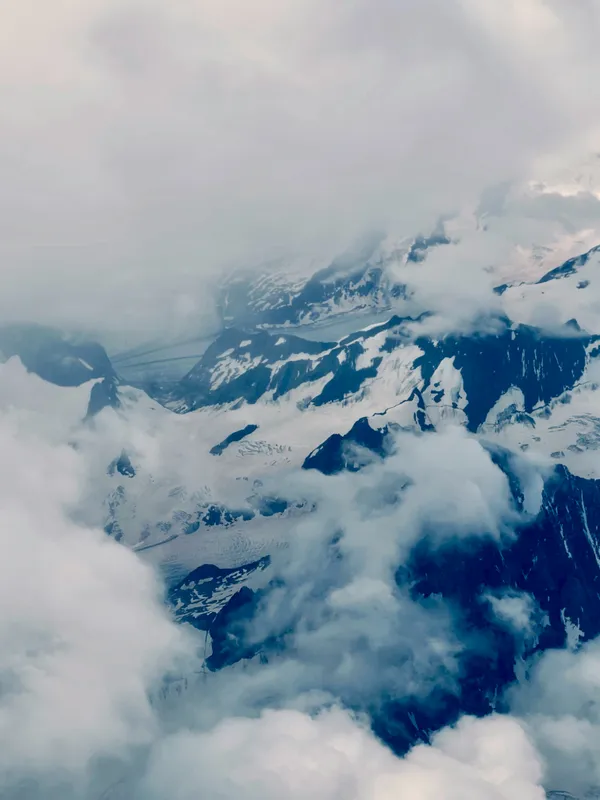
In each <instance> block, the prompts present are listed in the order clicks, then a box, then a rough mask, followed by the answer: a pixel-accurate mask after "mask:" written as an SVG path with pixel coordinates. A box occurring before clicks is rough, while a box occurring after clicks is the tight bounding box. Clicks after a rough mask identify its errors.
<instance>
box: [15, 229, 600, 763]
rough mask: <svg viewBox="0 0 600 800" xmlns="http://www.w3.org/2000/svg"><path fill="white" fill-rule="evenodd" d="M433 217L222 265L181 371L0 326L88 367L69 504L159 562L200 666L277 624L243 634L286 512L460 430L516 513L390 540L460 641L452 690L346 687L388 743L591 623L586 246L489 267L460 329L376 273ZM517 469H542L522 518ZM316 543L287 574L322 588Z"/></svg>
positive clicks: (242, 658)
mask: <svg viewBox="0 0 600 800" xmlns="http://www.w3.org/2000/svg"><path fill="white" fill-rule="evenodd" d="M450 228H451V225H450V224H446V223H445V224H444V226H441V227H439V228H438V229H436V231H434V233H433V234H431V235H429V236H422V237H412V238H410V237H409V238H407V239H406V240H403V243H402V246H401V247H395V248H390V246H389V242H387V243H386V241H385V240H384V239H382V238H381V237H380V238H374V239H371V240H369V241H368V242H367V243H366V244H364V245H363V246H362V249H360V248H358V250H356V251H354V252H353V253H352V254H351V255H348V256H345V257H344V258H341V259H339V260H337V261H334V262H333V263H331V264H329V265H328V266H326V267H319V268H318V269H317V270H316V271H315V272H313V273H312V274H310V275H309V276H306V275H305V276H303V278H302V280H298V281H296V282H295V283H294V282H290V281H288V280H287V278H288V277H289V276H287V277H286V279H285V280H283V279H282V278H281V276H280V275H274V274H271V275H270V276H267V277H265V276H262V277H261V276H258V277H256V276H251V277H248V276H246V277H244V278H243V279H234V280H229V281H228V282H226V285H225V286H224V287H223V294H222V312H223V320H224V326H223V328H222V330H221V331H220V332H218V334H217V335H215V336H214V337H213V339H212V341H211V342H210V343H208V346H207V347H206V348H203V352H198V353H195V354H194V347H195V344H193V346H192V345H190V347H191V350H190V352H187V353H186V355H185V356H181V358H183V360H184V362H185V364H186V371H185V373H184V374H181V373H178V372H177V370H175V369H172V370H171V369H169V370H165V369H164V365H154V366H153V364H152V353H153V352H154V353H155V352H157V350H156V348H154V347H153V348H147V349H146V350H144V349H143V348H141V349H139V350H138V351H136V352H135V353H129V354H127V353H122V354H120V355H119V356H117V357H115V359H114V361H115V363H114V364H113V363H112V362H111V359H110V358H109V356H108V355H107V353H106V351H105V349H104V348H103V346H102V345H101V344H98V343H90V342H84V341H81V340H79V339H76V338H73V337H70V336H67V335H65V334H62V333H58V332H56V331H50V330H47V329H42V328H37V327H34V326H10V327H4V328H2V329H0V350H1V351H2V353H3V355H4V357H5V359H12V358H18V359H20V360H21V362H22V364H23V365H24V367H25V368H26V369H27V370H28V371H29V372H31V373H34V374H35V375H37V376H39V377H40V378H41V379H43V380H44V381H46V382H49V383H52V384H54V385H56V386H59V387H62V388H63V389H64V390H65V391H67V390H69V389H74V388H75V387H83V388H82V391H84V390H85V391H87V386H88V384H89V392H90V395H89V403H88V409H87V415H86V420H85V421H84V420H82V419H81V418H80V417H79V418H75V417H74V418H73V419H69V420H67V422H68V425H65V429H66V430H68V434H69V438H68V442H69V444H71V445H72V446H73V447H75V448H76V449H77V450H78V451H79V452H80V453H81V454H82V456H84V457H85V458H86V459H87V461H86V463H87V465H88V467H89V475H88V476H87V478H86V480H87V483H86V492H85V497H84V502H83V503H82V507H81V508H80V509H78V513H79V514H81V516H82V517H83V518H85V520H86V521H89V522H90V523H91V524H94V525H96V526H98V527H100V528H103V529H104V531H105V533H106V535H108V536H110V537H112V538H114V539H115V540H117V541H119V542H120V543H121V544H122V545H124V546H128V547H131V548H133V549H135V550H136V551H137V552H138V553H139V554H140V557H141V558H143V559H145V560H147V561H148V562H150V563H152V564H154V565H156V566H157V567H159V568H160V569H161V570H162V572H163V574H164V576H165V578H166V581H167V586H168V591H167V604H168V606H169V608H170V610H171V613H172V614H173V615H174V617H175V618H176V619H177V620H178V621H179V622H180V623H182V624H187V625H190V626H191V627H192V628H194V629H196V630H198V631H201V632H202V636H203V637H204V641H205V644H206V650H205V654H206V657H205V666H206V668H207V669H208V670H209V671H217V670H220V669H227V668H229V667H231V666H233V665H234V664H237V663H244V662H246V661H249V660H253V662H257V661H258V662H260V661H261V660H262V661H264V662H266V663H269V661H270V660H273V659H276V658H280V657H281V654H282V652H283V651H284V649H285V643H286V641H288V636H289V629H287V628H285V626H284V627H282V628H281V630H277V629H276V628H274V627H270V628H269V629H268V630H267V631H266V633H265V635H264V636H263V637H262V638H261V636H258V635H257V633H256V630H257V628H255V627H253V625H254V623H255V622H256V620H259V621H260V619H261V614H263V613H264V608H265V603H268V602H269V599H270V598H271V599H272V598H273V597H284V598H285V597H286V594H285V593H286V576H285V575H282V574H281V573H280V572H279V571H278V570H279V569H280V559H279V556H280V555H281V553H284V552H286V548H287V547H288V545H289V535H290V531H291V530H296V528H297V529H298V530H306V529H307V528H302V525H306V526H308V529H309V528H310V521H311V520H312V519H313V518H314V515H315V512H317V513H318V508H319V497H322V496H323V495H325V496H327V495H328V494H329V493H330V492H331V494H332V496H333V494H334V490H335V487H336V486H337V485H338V484H336V480H337V479H338V478H339V477H340V476H344V475H346V474H347V473H348V474H349V475H352V476H354V478H353V479H355V480H356V481H361V480H363V478H364V476H367V477H368V476H372V475H374V474H377V473H374V472H373V470H372V469H371V468H372V467H373V465H386V464H387V463H389V464H398V463H402V458H403V452H402V449H401V447H402V445H401V442H402V439H401V436H402V435H408V434H411V435H413V436H414V437H417V438H419V437H420V438H421V439H423V440H424V441H425V440H426V439H427V437H432V436H435V435H436V432H443V431H444V430H445V429H446V428H447V427H448V426H461V427H462V428H463V429H464V430H465V431H466V432H467V434H468V435H469V436H470V437H472V438H473V439H474V440H475V441H476V442H478V444H479V445H480V446H481V447H482V448H483V449H484V451H485V453H487V454H488V455H489V458H490V459H491V460H492V462H493V463H494V464H495V465H496V466H497V467H498V469H499V470H500V471H501V472H502V474H503V475H504V476H505V478H506V482H507V485H508V486H509V490H510V498H509V503H510V509H511V513H512V514H513V516H514V520H518V522H515V524H514V527H515V530H514V535H513V536H512V538H511V537H508V538H507V537H503V538H494V537H491V536H489V535H487V534H486V531H485V530H484V529H482V530H481V531H479V532H478V531H475V532H474V533H473V534H472V535H470V536H468V537H466V538H458V537H451V538H449V539H448V540H447V541H446V540H444V541H443V542H442V543H440V540H439V537H438V536H437V534H438V531H437V530H434V529H431V530H426V531H425V533H424V534H423V535H422V536H421V538H420V539H419V540H418V541H416V542H414V543H412V544H411V546H410V548H409V549H408V552H407V554H406V555H405V557H403V558H402V559H400V557H399V560H398V563H397V564H396V565H395V572H394V576H395V577H394V581H395V589H396V590H397V591H398V592H401V593H404V595H406V596H408V597H410V599H411V601H412V602H413V603H414V604H415V608H419V609H422V610H423V611H424V613H425V612H428V609H431V608H432V607H433V606H434V605H435V603H439V602H440V601H441V600H443V602H444V604H445V607H446V608H448V609H451V610H452V619H453V626H454V630H455V632H457V635H459V638H460V639H461V641H463V642H465V643H467V646H465V647H464V649H463V650H462V651H461V652H460V654H459V655H458V656H457V659H458V665H459V669H458V677H457V678H456V680H455V683H454V685H453V686H451V687H450V686H446V685H443V684H440V685H439V686H438V687H436V688H435V690H434V691H433V692H432V693H430V694H429V695H428V696H427V697H422V696H418V695H417V694H416V693H415V694H414V696H413V695H409V696H408V697H405V698H402V699H398V698H394V697H385V698H383V699H382V698H377V702H375V700H373V703H372V704H369V703H368V704H367V709H366V710H367V711H369V713H370V714H371V718H372V722H373V727H374V729H375V730H376V732H377V733H378V734H379V735H380V736H381V737H382V738H383V739H384V740H385V741H386V742H388V743H389V744H390V745H391V746H392V747H393V749H394V750H395V751H397V752H405V751H406V749H407V748H409V747H410V746H411V745H412V744H414V743H415V742H416V741H420V740H426V739H427V738H428V736H429V735H430V734H431V732H433V731H435V730H437V729H439V728H440V727H443V726H445V725H447V724H449V723H452V722H453V721H455V720H456V719H457V718H458V716H459V715H460V714H463V713H470V714H475V715H483V714H487V713H489V712H490V711H492V710H503V709H504V708H505V706H504V705H503V704H504V702H505V701H504V692H505V690H506V689H507V687H509V686H510V685H511V683H513V682H514V680H515V679H516V677H517V674H518V670H519V669H520V668H522V665H523V664H525V663H527V661H528V659H531V658H532V657H535V656H536V655H537V654H539V653H541V652H543V651H545V650H547V649H550V648H557V647H572V648H577V647H578V646H579V645H580V643H582V642H585V641H588V640H590V639H593V638H594V637H596V636H598V635H600V623H599V622H598V620H600V605H599V603H600V600H599V598H600V466H599V463H598V460H597V458H596V451H597V450H598V449H599V447H600V404H599V402H598V401H599V399H600V394H599V392H600V359H599V356H600V324H599V323H598V321H597V320H598V318H597V304H596V301H595V290H596V284H597V272H598V267H599V266H600V263H599V262H600V247H599V246H594V247H592V248H591V249H588V250H585V251H584V252H581V253H580V254H578V255H576V256H573V257H569V258H568V259H566V260H565V261H564V262H562V263H561V264H559V265H557V266H551V268H549V269H545V266H548V265H549V264H550V263H551V260H550V259H548V258H546V259H545V260H544V262H543V263H544V265H545V266H544V269H543V270H537V271H535V270H532V271H531V273H532V274H530V275H527V276H525V277H526V278H527V279H526V280H523V279H522V278H523V276H522V275H521V276H520V277H517V278H515V279H514V280H507V281H505V282H504V283H497V284H495V286H496V293H495V295H494V298H492V299H493V303H491V304H490V305H489V306H488V307H486V308H485V309H484V311H483V312H482V315H481V317H480V318H479V319H478V320H477V321H476V322H477V324H473V325H471V326H470V327H466V328H463V329H460V328H458V329H452V330H449V331H448V332H447V333H445V334H440V333H432V332H431V330H432V327H431V325H430V323H431V321H432V319H433V318H434V312H433V311H431V312H430V311H428V310H425V311H423V310H422V309H419V308H416V307H412V306H411V289H410V287H409V285H408V284H407V283H403V282H402V280H400V279H399V275H402V273H401V272H400V273H399V272H398V271H397V270H395V269H389V267H390V264H391V263H392V262H393V263H394V264H396V263H397V262H398V260H399V261H400V262H401V264H402V265H403V266H404V267H407V268H408V269H418V270H427V269H428V268H429V265H430V264H431V263H432V261H433V259H434V256H433V255H432V254H433V253H434V252H435V253H440V252H441V251H442V250H443V249H444V248H445V249H446V251H449V250H450V248H453V247H458V244H457V239H456V238H455V237H454V236H453V235H451V231H450ZM386 248H387V249H386ZM391 252H393V253H394V255H393V258H392V256H391V255H390V253H391ZM386 253H387V255H386ZM539 266H540V264H539V263H538V267H539ZM534 272H535V274H533V273H534ZM286 281H287V282H286ZM492 283H493V282H492ZM490 294H491V292H490ZM557 309H558V311H559V312H560V313H558V311H557V313H554V312H555V311H556V310H557ZM413 312H414V313H413ZM542 312H543V313H542ZM341 319H343V320H344V323H343V325H341V326H340V320H341ZM333 323H335V324H333ZM365 323H366V324H365ZM340 331H341V332H340ZM328 334H330V335H328ZM334 334H335V335H334ZM338 334H339V335H338ZM190 353H191V354H192V355H190ZM192 356H193V360H194V363H193V364H192V365H191V366H190V368H189V369H187V367H188V366H189V363H188V361H189V359H192ZM177 358H179V356H178V357H177ZM160 360H161V359H158V361H160ZM167 360H168V359H167ZM119 365H121V367H122V370H121V368H120V366H119ZM155 367H156V368H155ZM73 408H75V406H73ZM78 408H79V407H78ZM67 412H68V409H67V408H66V405H65V410H64V413H65V414H66V413H67ZM69 413H70V412H69ZM73 413H74V412H73ZM80 416H81V415H80ZM92 417H93V424H90V419H91V418H92ZM84 422H85V424H83V423H84ZM392 458H393V459H395V460H394V461H389V459H392ZM460 459H461V453H460V452H457V453H456V460H457V463H458V462H459V460H460ZM524 464H528V465H531V464H533V465H535V468H536V469H538V470H539V474H540V475H541V476H542V479H540V480H541V484H540V492H539V494H540V499H539V507H538V508H537V509H536V511H535V513H533V512H531V513H530V512H529V511H527V513H526V508H525V506H526V501H525V496H526V493H527V487H526V486H525V478H524V474H525V472H524V470H525V467H524V466H523V465H524ZM363 471H365V472H364V475H363ZM369 480H373V478H369ZM357 485H360V484H357ZM365 486H370V484H368V481H367V483H366V484H365ZM315 487H317V488H318V491H317V489H315ZM370 488H371V489H372V486H371V487H370ZM430 491H431V492H432V493H435V492H436V491H438V487H437V486H436V485H435V483H432V485H431V487H430ZM319 492H321V495H319ZM315 498H316V499H315ZM403 498H404V495H403V491H398V494H397V496H396V495H394V494H393V493H392V500H390V502H391V503H393V504H394V503H395V504H398V506H401V504H402V503H403V502H404V499H403ZM440 524H441V523H440ZM331 536H332V543H331V546H330V548H329V549H327V551H326V552H324V553H319V554H316V555H315V556H314V557H315V561H314V564H312V567H311V569H312V571H313V574H314V575H315V576H317V578H318V580H320V581H322V582H323V583H325V584H326V583H327V581H328V580H330V578H331V576H332V575H335V574H337V573H335V570H337V569H340V566H339V561H340V558H339V553H337V551H336V539H335V537H336V532H335V530H333V529H332V531H331ZM317 578H315V580H317ZM523 608H526V610H527V614H526V615H525V616H526V617H527V625H521V627H520V628H519V626H518V625H516V623H515V619H516V617H515V615H516V616H519V613H520V612H519V609H520V610H521V611H522V610H523ZM515 609H516V611H515ZM517 612H519V613H517ZM511 614H512V615H513V616H511ZM259 627H260V626H259ZM394 647H395V643H394V642H393V641H390V642H389V643H388V650H389V652H390V653H392V654H394V652H395V651H394ZM386 652H387V651H386ZM344 699H345V698H343V697H342V700H344ZM348 703H349V704H350V705H351V704H352V700H350V699H348ZM357 710H365V709H364V708H362V707H359V706H357Z"/></svg>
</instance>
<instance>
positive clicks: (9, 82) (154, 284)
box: [0, 0, 597, 338]
mask: <svg viewBox="0 0 600 800" xmlns="http://www.w3.org/2000/svg"><path fill="white" fill-rule="evenodd" d="M585 9H586V11H585V12H584V11H579V13H576V12H574V11H573V9H572V4H571V3H568V2H566V0H560V1H559V0H556V1H555V2H553V3H552V4H547V3H543V2H542V1H541V0H520V2H518V3H517V2H510V3H507V2H505V1H504V0H485V2H474V0H451V2H442V0H424V2H421V3H419V4H418V5H415V4H414V3H411V2H408V1H407V0H404V1H403V2H400V3H397V2H394V3H392V2H389V1H388V0H377V3H376V4H375V5H374V4H373V3H371V2H367V1H366V0H356V2H353V3H351V4H345V5H344V6H343V7H342V6H340V5H339V4H336V3H333V2H332V1H331V0H327V1H326V2H324V3H323V2H320V3H316V2H315V1H314V0H310V1H309V2H300V0H285V2H280V3H276V2H274V1H273V0H260V2H256V3H253V4H252V8H251V9H250V8H249V6H248V5H247V4H246V3H242V2H240V0H227V1H226V2H222V0H219V2H217V0H203V2H199V1H198V0H174V2H171V3H168V4H167V3H158V2H155V1H154V0H141V1H140V2H133V1H131V2H127V3H122V2H116V1H115V0H112V1H111V2H108V3H107V2H99V0H90V2H86V3H85V4H81V3H78V2H76V1H75V0H59V2H56V3H53V4H52V7H50V6H46V7H44V8H43V9H40V8H39V4H37V3H35V2H33V0H18V1H17V0H11V2H10V3H9V7H8V8H7V11H6V15H5V16H6V21H5V24H4V25H3V29H2V33H1V34H0V36H1V40H0V51H1V53H2V55H1V57H0V58H1V60H0V67H1V69H2V74H3V75H4V76H5V77H4V81H3V88H2V90H1V91H0V101H1V105H2V108H3V109H4V124H3V127H2V136H1V138H0V145H1V146H0V150H1V152H2V154H3V155H2V161H1V166H2V172H3V184H2V189H1V190H0V203H1V204H2V208H3V214H2V221H1V222H0V241H1V243H2V244H1V257H2V264H3V269H2V275H1V276H0V298H1V299H0V317H2V319H3V320H12V319H15V318H26V319H35V320H37V321H41V322H50V323H57V324H63V325H67V326H69V325H71V326H80V327H83V328H85V329H88V330H89V329H92V330H100V331H106V330H107V329H108V328H110V329H112V330H117V329H118V330H119V331H120V332H121V333H122V334H124V333H128V334H129V335H134V334H135V335H136V336H141V337H146V338H150V337H151V336H152V335H158V333H159V332H161V331H162V332H164V331H169V332H171V333H185V332H189V331H190V330H193V331H197V330H198V329H201V330H205V331H206V330H211V329H213V328H214V326H215V325H216V324H217V319H216V315H215V311H214V301H213V297H212V294H211V286H213V285H214V280H215V278H216V276H217V275H219V274H220V273H221V272H222V270H223V269H224V268H225V266H227V265H230V264H240V265H249V264H255V263H259V262H261V261H263V260H264V259H266V258H269V259H272V258H277V257H280V256H281V257H284V260H285V258H286V257H287V256H288V255H289V254H290V253H294V254H298V253H300V254H304V253H306V252H310V253H312V254H317V255H320V256H321V257H323V258H326V257H327V254H328V253H331V254H333V253H335V252H336V251H337V249H339V248H341V247H342V246H345V245H347V244H348V243H349V241H352V240H354V239H355V237H356V236H358V235H360V234H362V232H363V231H364V230H365V229H368V228H371V227H373V226H376V227H383V228H387V227H388V226H389V225H394V226H395V227H396V228H400V229H401V230H402V231H404V233H405V234H407V235H411V234H414V233H416V232H417V231H418V229H420V228H421V227H422V226H427V225H428V224H429V223H430V221H431V220H433V219H435V218H437V216H438V215H439V214H440V213H444V212H447V211H449V210H452V209H455V208H457V207H460V206H461V205H462V204H463V203H465V202H467V201H469V200H472V199H474V198H476V196H477V195H478V193H479V191H480V190H481V189H482V188H484V187H485V186H487V185H488V184H490V183H494V182H497V181H500V180H507V179H511V178H514V177H518V176H521V175H523V174H525V173H527V172H528V170H529V165H530V163H531V161H532V159H534V157H536V156H537V155H539V154H540V153H542V152H545V151H546V150H548V149H555V148H556V147H562V146H563V145H566V144H570V143H571V139H572V137H573V135H575V136H577V137H579V136H580V134H581V135H583V133H585V132H587V131H589V130H590V128H591V127H593V125H594V124H595V123H596V121H597V120H596V119H595V116H594V115H595V112H594V109H595V108H596V107H597V104H595V103H594V97H597V87H596V82H595V80H594V79H593V76H594V75H595V74H596V71H595V69H594V67H595V65H596V62H597V54H596V48H594V47H592V43H591V41H590V37H589V31H590V30H591V26H592V25H593V24H594V23H595V22H597V19H596V16H595V11H594V7H593V6H592V5H591V4H589V5H587V6H585ZM586 14H587V16H586ZM32 19H35V20H36V25H35V26H32V25H31V20H32ZM582 43H583V45H582Z"/></svg>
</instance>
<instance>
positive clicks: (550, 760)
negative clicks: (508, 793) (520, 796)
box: [509, 639, 600, 796]
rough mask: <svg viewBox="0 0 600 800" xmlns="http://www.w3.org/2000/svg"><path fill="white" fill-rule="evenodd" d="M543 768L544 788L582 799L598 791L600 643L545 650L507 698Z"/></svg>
mask: <svg viewBox="0 0 600 800" xmlns="http://www.w3.org/2000/svg"><path fill="white" fill-rule="evenodd" d="M509 699H510V705H511V709H512V711H513V713H515V714H517V715H518V716H519V717H521V718H522V719H523V720H524V722H525V723H526V724H527V726H528V729H529V730H530V731H531V735H532V738H533V741H535V743H536V746H537V747H538V749H539V751H540V753H542V754H543V756H544V758H545V760H546V762H547V765H548V778H547V785H548V788H551V789H555V790H563V791H570V792H573V793H574V794H575V795H578V796H584V795H586V793H588V792H590V790H592V791H596V792H597V791H598V789H599V788H600V757H599V755H598V747H597V742H598V736H599V735H600V704H599V700H600V641H599V640H598V639H596V640H593V641H590V642H587V643H586V644H584V645H582V646H581V647H580V648H578V649H575V650H566V649H565V650H550V651H548V652H546V653H544V654H542V655H541V656H540V657H539V658H538V660H537V662H536V663H534V664H533V665H532V668H531V671H530V675H529V676H528V678H527V679H523V681H522V683H521V684H520V685H519V686H517V687H515V689H514V691H512V692H511V694H510V695H509Z"/></svg>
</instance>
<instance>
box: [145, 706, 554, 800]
mask: <svg viewBox="0 0 600 800" xmlns="http://www.w3.org/2000/svg"><path fill="white" fill-rule="evenodd" d="M541 777H542V768H541V764H540V760H539V757H538V756H537V754H536V752H535V750H534V748H533V747H532V745H531V744H530V743H529V741H528V739H527V737H526V734H525V732H524V730H523V728H522V727H521V726H520V725H519V723H517V722H516V721H514V720H512V719H510V718H503V717H489V718H487V719H484V720H476V719H472V718H465V719H463V720H461V722H460V723H459V724H458V725H457V727H456V728H453V729H446V730H443V731H441V732H440V733H439V734H437V736H435V737H434V739H433V742H432V745H431V747H428V746H419V747H416V748H415V749H414V750H412V751H411V752H410V753H409V754H408V755H407V756H406V757H405V758H404V759H399V758H396V757H395V756H394V755H393V754H392V753H391V752H390V751H389V750H388V749H387V748H385V747H384V746H383V745H382V744H381V743H380V742H379V741H378V740H377V739H375V737H374V736H373V734H372V733H371V732H370V731H369V730H368V729H367V728H366V727H365V726H364V725H363V724H361V723H360V722H359V721H357V720H355V719H353V718H352V717H350V716H349V715H348V714H347V713H345V712H343V711H341V710H339V709H335V708H334V709H332V710H330V711H326V712H323V713H321V714H320V715H319V716H317V717H314V718H313V717H309V716H307V715H305V714H302V713H301V712H298V711H278V712H277V711H266V712H264V713H263V714H262V715H261V717H259V718H258V719H228V720H225V721H223V722H221V723H220V724H219V725H217V726H216V727H215V728H213V729H212V730H209V731H207V732H205V733H193V732H182V733H180V734H178V735H176V736H174V737H172V738H170V739H167V740H166V741H165V742H164V743H162V744H161V746H160V748H159V750H158V752H157V754H156V756H155V760H154V761H153V763H152V767H151V769H150V773H149V775H148V776H147V779H146V784H145V790H146V791H145V793H144V794H143V796H144V797H146V796H147V797H149V798H156V799H157V800H158V798H163V797H166V796H169V797H171V798H173V800H192V798H195V797H197V796H198V793H199V792H201V793H202V794H203V796H206V797H211V798H213V797H215V798H216V797H219V798H222V800H229V798H232V800H233V798H238V797H240V796H243V797H244V798H248V800H254V799H255V798H257V799H258V798H261V800H263V798H264V800H271V798H273V800H275V799H276V798H277V799H278V798H281V797H287V798H290V800H305V798H308V797H310V798H314V799H315V800H334V798H339V797H348V798H352V799H353V800H388V798H392V797H394V798H395V797H410V798H411V800H434V798H435V800H464V798H466V797H468V798H473V800H503V798H506V800H543V798H544V797H545V795H544V791H543V789H542V788H541V786H540V781H541Z"/></svg>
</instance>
